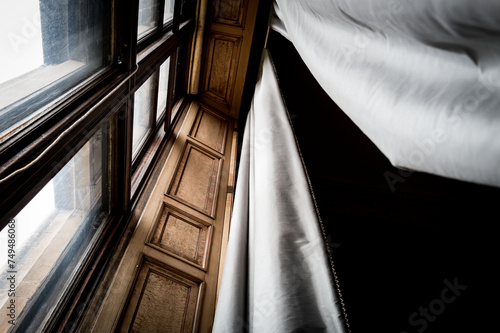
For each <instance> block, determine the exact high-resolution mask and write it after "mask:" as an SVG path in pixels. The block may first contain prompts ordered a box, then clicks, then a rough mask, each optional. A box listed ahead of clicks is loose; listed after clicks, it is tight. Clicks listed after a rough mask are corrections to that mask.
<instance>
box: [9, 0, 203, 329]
mask: <svg viewBox="0 0 500 333" xmlns="http://www.w3.org/2000/svg"><path fill="white" fill-rule="evenodd" d="M181 2H182V1H181V0H175V7H174V8H175V9H174V19H173V20H172V21H171V22H170V23H169V24H166V25H163V24H162V25H161V26H160V27H159V29H156V30H155V31H154V32H153V33H151V34H149V35H147V36H145V37H144V38H141V39H140V40H139V41H138V40H137V22H138V8H139V0H124V1H115V0H109V6H110V7H111V8H112V13H110V17H111V20H112V21H111V28H110V29H111V36H112V41H111V45H110V52H111V59H112V60H111V64H110V65H109V66H108V67H106V68H104V69H102V70H100V71H98V72H97V73H95V74H94V75H92V76H91V77H89V78H87V79H86V80H85V81H84V82H82V83H81V84H80V85H78V86H77V87H75V89H73V91H72V92H71V94H70V95H69V96H68V97H67V98H65V99H64V100H62V101H60V102H58V103H57V104H56V105H54V106H52V107H50V108H48V109H47V110H45V111H44V112H43V114H41V115H40V116H38V117H35V118H34V119H31V120H30V121H29V122H28V123H27V124H26V125H25V126H23V127H22V128H18V129H17V130H16V131H15V132H13V133H10V134H9V136H8V137H6V139H5V140H4V141H3V142H1V143H0V161H3V162H0V191H2V193H8V195H4V196H2V197H0V228H1V229H3V228H4V227H6V226H7V224H8V222H9V220H10V219H11V218H12V217H13V216H16V214H17V213H18V212H19V211H20V210H21V209H22V208H23V207H24V206H25V205H26V204H27V203H29V202H30V201H31V199H32V198H33V197H34V196H35V195H36V194H37V193H38V192H39V191H40V190H41V189H42V188H43V187H44V186H45V185H46V184H47V183H48V182H49V181H50V180H51V179H52V178H53V177H54V175H55V174H57V172H58V171H59V170H60V169H61V168H62V167H63V166H64V165H65V164H66V163H67V162H68V161H69V160H70V159H71V158H72V157H73V156H74V155H75V154H76V152H78V150H79V149H80V148H81V147H82V146H83V145H85V144H86V143H87V141H88V140H89V139H90V138H91V137H92V136H93V135H94V134H95V133H96V132H97V131H98V130H99V129H100V128H101V126H103V125H104V124H105V123H106V122H110V123H111V124H112V125H111V128H112V131H110V137H111V139H110V142H109V145H110V146H109V149H110V150H111V154H110V156H109V159H110V160H111V161H109V162H108V163H109V164H110V165H111V167H110V169H109V170H106V171H107V172H108V173H109V175H110V177H109V179H110V184H109V186H111V188H112V189H113V190H112V191H111V193H110V198H109V204H110V211H111V213H110V216H109V217H108V219H107V221H106V222H104V223H105V227H104V228H103V231H102V232H101V233H100V234H99V235H98V236H97V238H96V239H95V240H94V241H93V246H92V248H91V249H90V250H89V252H88V254H87V255H86V257H85V258H83V264H82V265H81V267H79V271H78V273H77V274H76V276H75V277H74V278H73V279H72V280H71V285H70V287H69V288H67V290H65V292H64V296H63V297H62V298H61V299H59V300H58V305H57V307H56V309H55V310H54V311H53V312H52V313H51V317H50V319H49V321H48V322H47V323H45V326H44V329H46V330H48V331H65V330H66V329H67V328H68V327H72V326H73V325H74V324H75V323H76V324H77V323H79V321H80V320H81V318H82V317H83V314H84V312H85V310H86V307H87V305H88V304H89V300H90V299H91V297H92V296H93V292H94V291H95V290H96V286H97V285H98V283H99V279H100V277H101V275H102V272H103V270H104V268H105V266H106V262H107V260H108V259H109V258H110V256H111V254H112V251H113V245H114V244H115V243H116V240H118V239H119V238H120V237H121V235H122V233H123V231H124V229H125V226H126V223H127V221H128V219H129V218H130V212H131V211H132V210H133V208H134V205H135V204H136V203H137V200H138V198H139V196H140V194H141V192H142V191H143V189H144V187H145V184H146V182H147V179H148V177H149V176H150V174H151V172H152V170H153V168H154V165H155V163H156V161H157V160H158V157H159V151H160V150H161V149H159V148H162V147H164V146H165V143H166V141H167V139H168V136H169V134H170V130H171V128H172V126H173V125H174V124H175V123H173V122H172V121H170V119H171V114H172V107H173V106H174V105H173V104H174V103H173V101H172V89H173V83H172V81H173V80H175V79H176V78H175V77H173V75H169V84H168V93H167V108H166V112H165V113H164V115H162V117H161V118H160V119H159V121H158V125H157V126H155V128H154V130H152V131H149V133H148V135H147V138H146V139H145V141H144V144H143V145H142V146H141V148H140V150H139V153H138V154H137V156H136V158H135V159H134V160H132V128H133V112H134V110H133V108H134V103H133V102H134V99H133V95H134V93H135V91H136V90H137V89H138V88H139V87H140V85H141V82H144V81H145V80H147V78H148V77H149V75H155V76H157V75H158V74H157V73H158V71H159V67H160V65H161V64H162V63H163V62H164V61H165V60H166V59H167V58H168V57H169V56H171V58H170V61H171V64H170V69H171V70H170V73H172V68H173V66H174V65H175V64H176V61H177V60H176V59H175V58H176V56H175V55H176V54H177V47H178V46H179V45H180V44H182V43H186V44H187V45H190V44H191V39H192V36H193V32H194V26H195V25H194V20H193V17H194V12H192V13H191V15H192V16H191V17H187V18H184V19H183V20H182V22H181V17H180V7H181ZM159 3H160V6H159V8H160V10H159V12H160V13H159V15H158V16H159V22H163V10H164V0H159ZM137 51H139V52H137ZM187 51H188V53H187V57H186V59H185V61H186V64H185V73H178V75H187V71H188V67H189V49H188V50H187ZM155 82H156V83H155V86H156V87H155V89H154V90H155V97H154V98H157V96H158V88H157V86H158V82H157V79H155ZM184 83H186V82H184ZM188 99H189V98H186V101H187V100H188ZM183 101H184V98H183V97H181V98H180V99H179V100H177V103H175V107H177V108H181V107H182V106H183ZM154 112H156V108H154ZM178 113H180V112H178ZM68 147H70V148H68ZM26 166H29V167H28V168H27V169H25V170H24V168H25V167H26ZM19 170H21V171H19ZM1 229H0V230H1ZM45 314H47V313H45ZM41 315H44V313H41ZM18 318H19V319H21V320H22V314H21V316H18ZM35 324H39V323H38V322H37V323H35Z"/></svg>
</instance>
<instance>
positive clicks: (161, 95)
mask: <svg viewBox="0 0 500 333" xmlns="http://www.w3.org/2000/svg"><path fill="white" fill-rule="evenodd" d="M169 69H170V57H168V58H167V60H165V62H164V63H163V64H162V65H161V66H160V78H159V85H158V106H157V109H156V120H157V121H158V119H160V117H161V115H162V114H163V112H164V111H165V108H166V106H167V95H168V74H169Z"/></svg>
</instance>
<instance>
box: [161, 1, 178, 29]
mask: <svg viewBox="0 0 500 333" xmlns="http://www.w3.org/2000/svg"><path fill="white" fill-rule="evenodd" d="M174 3H175V0H165V9H164V11H163V24H166V23H168V22H170V21H172V20H173V19H174Z"/></svg>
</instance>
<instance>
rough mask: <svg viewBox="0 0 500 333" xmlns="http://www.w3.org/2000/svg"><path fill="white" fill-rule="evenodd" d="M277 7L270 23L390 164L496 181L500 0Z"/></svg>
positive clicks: (299, 2)
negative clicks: (290, 43)
mask: <svg viewBox="0 0 500 333" xmlns="http://www.w3.org/2000/svg"><path fill="white" fill-rule="evenodd" d="M275 12H276V17H275V20H274V22H273V29H275V30H276V31H278V32H280V33H282V34H283V35H284V36H285V37H287V38H288V39H289V40H290V41H291V42H292V43H293V44H294V46H295V48H296V49H297V51H298V52H299V54H300V56H301V57H302V59H303V60H304V62H305V63H306V65H307V66H308V68H309V70H310V71H311V72H312V74H313V75H314V76H315V78H316V79H317V81H318V82H319V83H320V84H321V86H322V87H323V88H324V90H325V91H326V92H327V93H328V94H329V95H330V97H331V98H332V99H333V100H334V101H335V102H336V103H337V104H338V105H339V106H340V108H341V109H342V110H343V111H344V112H345V113H346V114H347V115H348V116H349V117H350V118H351V119H352V120H353V121H354V123H355V124H357V126H358V127H359V128H360V129H361V130H362V131H363V132H364V133H365V134H366V135H367V136H368V137H369V138H370V139H371V140H372V141H373V142H374V143H375V144H376V145H377V147H378V148H379V149H380V150H381V151H382V153H384V154H385V156H386V157H387V158H388V159H389V160H390V161H391V163H392V164H393V165H394V166H396V167H400V168H403V169H410V170H416V171H422V172H428V173H432V174H436V175H440V176H445V177H449V178H454V179H459V180H464V181H469V182H475V183H480V184H486V185H492V186H500V15H499V14H500V1H498V0H328V1H326V0H293V1H290V0H277V1H276V3H275ZM334 126H335V124H332V127H333V128H334Z"/></svg>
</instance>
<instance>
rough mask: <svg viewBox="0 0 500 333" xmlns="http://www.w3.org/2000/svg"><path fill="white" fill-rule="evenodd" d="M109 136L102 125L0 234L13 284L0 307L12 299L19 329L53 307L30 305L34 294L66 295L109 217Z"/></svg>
mask: <svg viewBox="0 0 500 333" xmlns="http://www.w3.org/2000/svg"><path fill="white" fill-rule="evenodd" d="M108 133H109V131H108V125H104V126H103V127H102V128H101V129H100V130H99V131H98V132H97V133H96V134H94V135H93V136H92V138H91V139H90V140H89V141H88V142H87V143H85V145H84V146H83V147H82V148H80V149H79V151H78V152H77V153H76V155H75V156H73V158H72V159H71V160H70V161H69V162H68V163H66V165H64V167H62V169H61V170H60V171H59V172H58V173H57V174H56V175H55V177H53V178H52V179H51V180H50V181H49V182H48V183H47V184H46V185H45V186H44V187H43V188H42V190H41V191H40V192H38V194H37V195H36V196H35V197H34V198H33V199H32V200H31V201H30V202H29V203H28V204H27V205H26V206H25V207H24V208H23V209H22V210H21V211H20V212H19V213H18V214H17V215H16V216H15V217H14V218H13V219H11V220H10V221H9V225H8V227H7V228H5V229H4V230H2V232H1V233H0V243H1V248H2V249H9V250H10V251H9V254H11V256H3V258H2V262H0V267H1V268H2V272H10V273H9V274H10V275H11V276H12V277H14V279H13V280H14V281H15V287H14V288H13V287H12V286H11V282H12V281H9V280H6V279H2V280H0V290H1V291H2V292H1V294H0V304H1V307H2V308H3V309H5V308H7V306H8V305H9V303H10V299H14V300H15V304H16V310H17V311H18V313H20V312H21V311H22V313H23V317H24V318H26V320H25V321H26V323H25V324H24V323H20V324H18V325H19V326H20V327H26V328H28V327H29V325H28V322H29V321H31V320H32V319H33V318H35V317H36V316H38V315H39V314H38V312H39V309H40V308H42V307H45V308H47V307H54V306H55V300H56V298H55V297H47V298H45V297H44V298H43V299H40V300H38V301H35V302H32V303H27V301H28V300H30V299H32V298H33V296H34V295H35V293H43V294H45V295H50V294H58V295H59V296H60V294H61V293H63V292H64V288H63V287H64V286H65V285H67V284H68V282H69V279H70V277H71V276H72V275H73V274H74V270H75V269H76V268H77V267H78V263H79V262H80V261H81V260H82V257H83V254H84V253H85V251H86V250H87V248H88V246H89V244H91V242H92V241H93V239H94V236H96V235H97V234H98V233H99V232H100V231H101V230H102V227H103V224H102V222H103V221H105V220H106V217H107V216H108V215H109V213H110V211H109V202H108V199H109V197H108V193H109V184H110V183H109V179H108V176H107V173H106V170H107V169H108V167H107V163H109V161H108V160H106V159H105V156H107V154H108V148H109V147H108V145H107V142H108ZM56 167H58V166H56ZM9 235H10V236H9ZM9 245H11V246H9ZM8 290H12V292H7V291H8ZM9 296H11V297H9ZM9 298H10V299H9ZM41 302H43V306H42V304H41ZM25 306H27V308H26V309H25ZM23 310H25V311H23ZM6 326H7V328H8V326H10V325H8V323H7V322H6V321H4V320H2V321H0V327H2V328H3V329H2V331H4V329H5V328H6ZM20 329H22V328H18V330H20ZM27 331H29V330H27Z"/></svg>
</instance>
